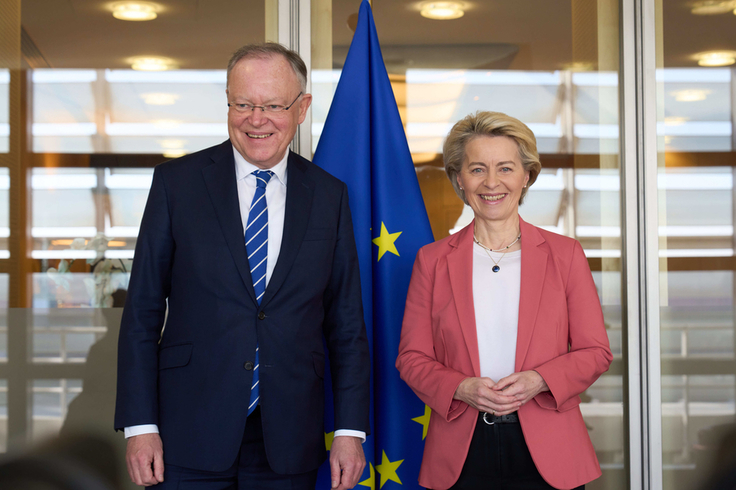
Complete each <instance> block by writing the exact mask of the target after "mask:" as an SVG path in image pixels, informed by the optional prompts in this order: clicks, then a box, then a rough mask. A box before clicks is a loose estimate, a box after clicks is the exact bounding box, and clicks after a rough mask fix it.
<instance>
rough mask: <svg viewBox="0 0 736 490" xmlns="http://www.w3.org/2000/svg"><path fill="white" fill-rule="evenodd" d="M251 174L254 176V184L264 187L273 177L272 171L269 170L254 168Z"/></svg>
mask: <svg viewBox="0 0 736 490" xmlns="http://www.w3.org/2000/svg"><path fill="white" fill-rule="evenodd" d="M253 175H255V176H256V186H258V187H261V188H265V187H266V184H268V181H269V180H271V177H273V172H271V171H270V170H256V171H255V172H253Z"/></svg>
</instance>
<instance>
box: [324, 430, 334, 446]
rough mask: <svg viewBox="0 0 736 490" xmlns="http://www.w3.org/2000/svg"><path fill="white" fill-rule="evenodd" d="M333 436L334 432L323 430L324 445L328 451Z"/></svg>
mask: <svg viewBox="0 0 736 490" xmlns="http://www.w3.org/2000/svg"><path fill="white" fill-rule="evenodd" d="M334 438H335V432H334V431H333V432H325V447H326V448H327V450H328V451H329V450H330V449H332V440H333V439H334Z"/></svg>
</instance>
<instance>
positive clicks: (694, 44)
mask: <svg viewBox="0 0 736 490" xmlns="http://www.w3.org/2000/svg"><path fill="white" fill-rule="evenodd" d="M659 3H661V7H662V15H663V17H662V21H663V24H662V27H663V30H662V37H661V38H660V39H658V42H659V44H660V45H659V48H660V49H661V50H662V54H663V57H662V60H661V65H660V66H659V67H658V68H659V70H658V71H657V81H658V82H659V84H658V85H657V88H658V91H659V93H658V98H657V100H658V102H659V105H658V115H659V121H658V126H657V135H658V140H659V141H658V143H659V151H660V152H661V153H662V154H663V156H664V158H660V159H659V169H658V170H659V175H658V186H657V187H658V193H659V194H658V201H659V256H660V257H662V258H663V260H660V280H659V292H660V321H661V324H660V327H661V339H660V342H661V354H662V435H663V438H662V461H663V464H664V474H663V478H664V488H671V489H673V490H678V489H690V488H695V487H696V486H700V485H702V484H703V482H704V481H706V479H707V478H708V477H710V476H711V473H712V472H713V471H714V470H716V468H715V467H714V466H713V462H714V461H715V460H716V454H718V450H719V449H718V448H719V445H720V444H721V442H722V441H723V440H724V439H723V438H724V437H726V436H727V435H728V434H729V433H730V432H732V431H734V430H736V427H734V425H733V421H734V415H736V398H735V397H734V378H735V377H734V372H736V357H735V350H736V349H735V347H734V346H735V345H736V344H735V341H736V339H735V338H734V280H735V279H736V278H735V277H734V261H733V256H734V219H735V218H734V211H733V209H734V185H733V176H734V172H735V171H736V163H735V162H736V159H735V158H734V144H733V143H734V133H733V122H734V117H736V116H735V114H736V112H735V111H734V100H733V94H734V93H736V92H735V91H734V86H735V85H734V84H735V83H736V82H735V81H734V78H733V70H732V68H731V67H729V66H728V64H727V63H728V61H727V60H726V61H725V62H724V63H726V64H723V65H721V66H712V67H707V66H699V65H701V63H699V61H698V56H699V53H703V52H706V51H710V50H711V49H712V48H713V47H715V46H718V47H719V48H721V50H734V49H736V39H735V38H734V37H733V36H730V37H721V36H717V34H716V32H717V31H718V30H720V29H721V28H722V26H725V25H729V24H730V22H731V21H732V20H733V15H732V10H733V9H728V11H719V5H720V4H723V5H720V7H723V6H724V5H725V3H726V2H711V3H712V5H710V7H712V8H713V13H712V15H701V13H699V10H698V8H697V7H698V5H697V2H696V3H693V4H688V5H685V6H684V8H683V4H682V3H681V2H676V1H675V0H662V1H661V2H659ZM720 10H723V9H722V8H721V9H720ZM716 38H717V39H718V42H716V43H714V42H713V41H714V40H715V39H716ZM730 63H733V60H730ZM714 486H715V485H714Z"/></svg>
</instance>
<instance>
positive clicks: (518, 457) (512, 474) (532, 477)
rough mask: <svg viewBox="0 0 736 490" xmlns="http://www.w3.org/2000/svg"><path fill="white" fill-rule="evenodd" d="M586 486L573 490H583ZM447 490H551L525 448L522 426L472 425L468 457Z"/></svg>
mask: <svg viewBox="0 0 736 490" xmlns="http://www.w3.org/2000/svg"><path fill="white" fill-rule="evenodd" d="M584 488H585V485H583V486H580V487H578V488H577V489H575V490H579V489H584ZM450 490H554V487H553V486H551V485H550V484H549V483H547V482H546V481H544V479H543V478H542V476H541V475H540V474H539V471H537V467H536V466H535V465H534V461H533V460H532V456H531V454H529V449H527V447H526V441H525V440H524V434H523V433H522V432H521V425H520V424H519V423H518V422H517V423H495V424H493V425H488V424H486V423H485V422H484V421H483V417H482V414H481V416H480V417H478V422H477V423H476V424H475V432H474V433H473V440H472V441H471V442H470V449H469V451H468V457H467V458H466V459H465V464H464V465H463V470H462V472H461V473H460V478H459V479H458V481H457V482H456V483H455V485H453V486H452V487H450Z"/></svg>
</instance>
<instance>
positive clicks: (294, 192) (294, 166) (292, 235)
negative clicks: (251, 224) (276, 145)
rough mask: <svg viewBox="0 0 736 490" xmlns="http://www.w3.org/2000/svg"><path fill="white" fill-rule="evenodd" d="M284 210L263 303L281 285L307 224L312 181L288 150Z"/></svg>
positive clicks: (296, 157)
mask: <svg viewBox="0 0 736 490" xmlns="http://www.w3.org/2000/svg"><path fill="white" fill-rule="evenodd" d="M286 171H287V176H288V177H287V180H286V209H285V211H284V234H283V238H282V240H281V250H280V251H279V259H278V262H276V267H275V268H274V270H273V274H272V275H271V279H270V280H269V281H268V286H266V293H265V294H264V296H263V301H261V305H262V306H266V304H268V302H269V301H270V300H271V298H273V297H274V295H275V294H276V292H277V291H278V290H279V289H280V288H281V286H282V285H283V283H284V281H285V280H286V277H287V275H288V273H289V270H290V269H291V266H292V264H293V263H294V260H296V256H297V254H298V253H299V246H300V245H301V243H302V240H303V239H304V234H305V233H306V231H307V224H308V223H309V214H310V212H311V209H312V196H313V193H314V184H313V182H312V181H311V179H309V177H307V175H306V172H307V166H306V165H305V164H304V162H302V161H301V157H299V156H298V155H295V154H294V153H292V152H291V151H289V160H288V164H287V167H286Z"/></svg>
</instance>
